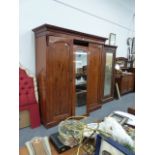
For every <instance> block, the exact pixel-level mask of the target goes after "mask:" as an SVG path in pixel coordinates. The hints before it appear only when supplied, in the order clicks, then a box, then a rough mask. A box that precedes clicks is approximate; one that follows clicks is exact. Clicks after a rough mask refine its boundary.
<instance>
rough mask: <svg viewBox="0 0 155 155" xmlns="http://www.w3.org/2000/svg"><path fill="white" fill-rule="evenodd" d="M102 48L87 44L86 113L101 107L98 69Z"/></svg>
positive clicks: (97, 45)
mask: <svg viewBox="0 0 155 155" xmlns="http://www.w3.org/2000/svg"><path fill="white" fill-rule="evenodd" d="M101 52H102V46H101V45H99V44H89V55H88V80H87V82H88V93H87V94H88V95H87V96H88V97H87V102H88V111H89V112H90V111H93V110H96V109H98V108H100V107H101V102H100V89H101V87H100V75H101V74H100V67H101Z"/></svg>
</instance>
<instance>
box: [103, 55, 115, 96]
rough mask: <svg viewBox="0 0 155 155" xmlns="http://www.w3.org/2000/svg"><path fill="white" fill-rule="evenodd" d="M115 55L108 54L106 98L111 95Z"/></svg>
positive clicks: (105, 85) (105, 82) (105, 83)
mask: <svg viewBox="0 0 155 155" xmlns="http://www.w3.org/2000/svg"><path fill="white" fill-rule="evenodd" d="M112 65H113V54H112V53H106V65H105V79H104V96H108V95H110V94H111V82H112V81H111V80H112Z"/></svg>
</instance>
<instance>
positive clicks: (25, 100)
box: [19, 68, 40, 128]
mask: <svg viewBox="0 0 155 155" xmlns="http://www.w3.org/2000/svg"><path fill="white" fill-rule="evenodd" d="M19 110H20V111H22V110H29V112H30V123H31V127H32V128H35V127H38V126H40V115H39V107H38V103H37V101H36V98H35V92H34V82H33V78H32V77H29V76H28V75H27V74H26V72H25V70H23V69H21V68H19Z"/></svg>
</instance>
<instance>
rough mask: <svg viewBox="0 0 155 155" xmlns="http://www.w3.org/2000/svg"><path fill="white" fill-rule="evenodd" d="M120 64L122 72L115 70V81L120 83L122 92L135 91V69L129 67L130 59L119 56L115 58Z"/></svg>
mask: <svg viewBox="0 0 155 155" xmlns="http://www.w3.org/2000/svg"><path fill="white" fill-rule="evenodd" d="M115 62H116V64H119V65H120V69H121V71H122V72H121V73H118V72H115V82H117V83H118V86H119V90H120V94H121V95H123V94H125V93H129V92H133V91H134V90H135V69H134V68H130V67H128V60H127V59H126V58H123V57H118V58H116V60H115Z"/></svg>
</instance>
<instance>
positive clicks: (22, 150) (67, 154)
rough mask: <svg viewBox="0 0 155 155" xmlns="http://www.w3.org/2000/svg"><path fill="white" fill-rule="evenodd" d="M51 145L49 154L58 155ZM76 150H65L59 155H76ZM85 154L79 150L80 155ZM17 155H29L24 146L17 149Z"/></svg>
mask: <svg viewBox="0 0 155 155" xmlns="http://www.w3.org/2000/svg"><path fill="white" fill-rule="evenodd" d="M50 145H51V152H52V155H59V153H58V152H57V151H56V149H55V148H54V146H53V145H52V144H51V143H50ZM77 150H78V147H74V148H72V149H70V150H67V151H65V152H63V153H61V154H60V155H76V154H77ZM84 154H85V152H84V151H83V150H82V149H80V155H84ZM19 155H29V153H28V150H27V148H26V146H23V147H21V148H20V149H19Z"/></svg>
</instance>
